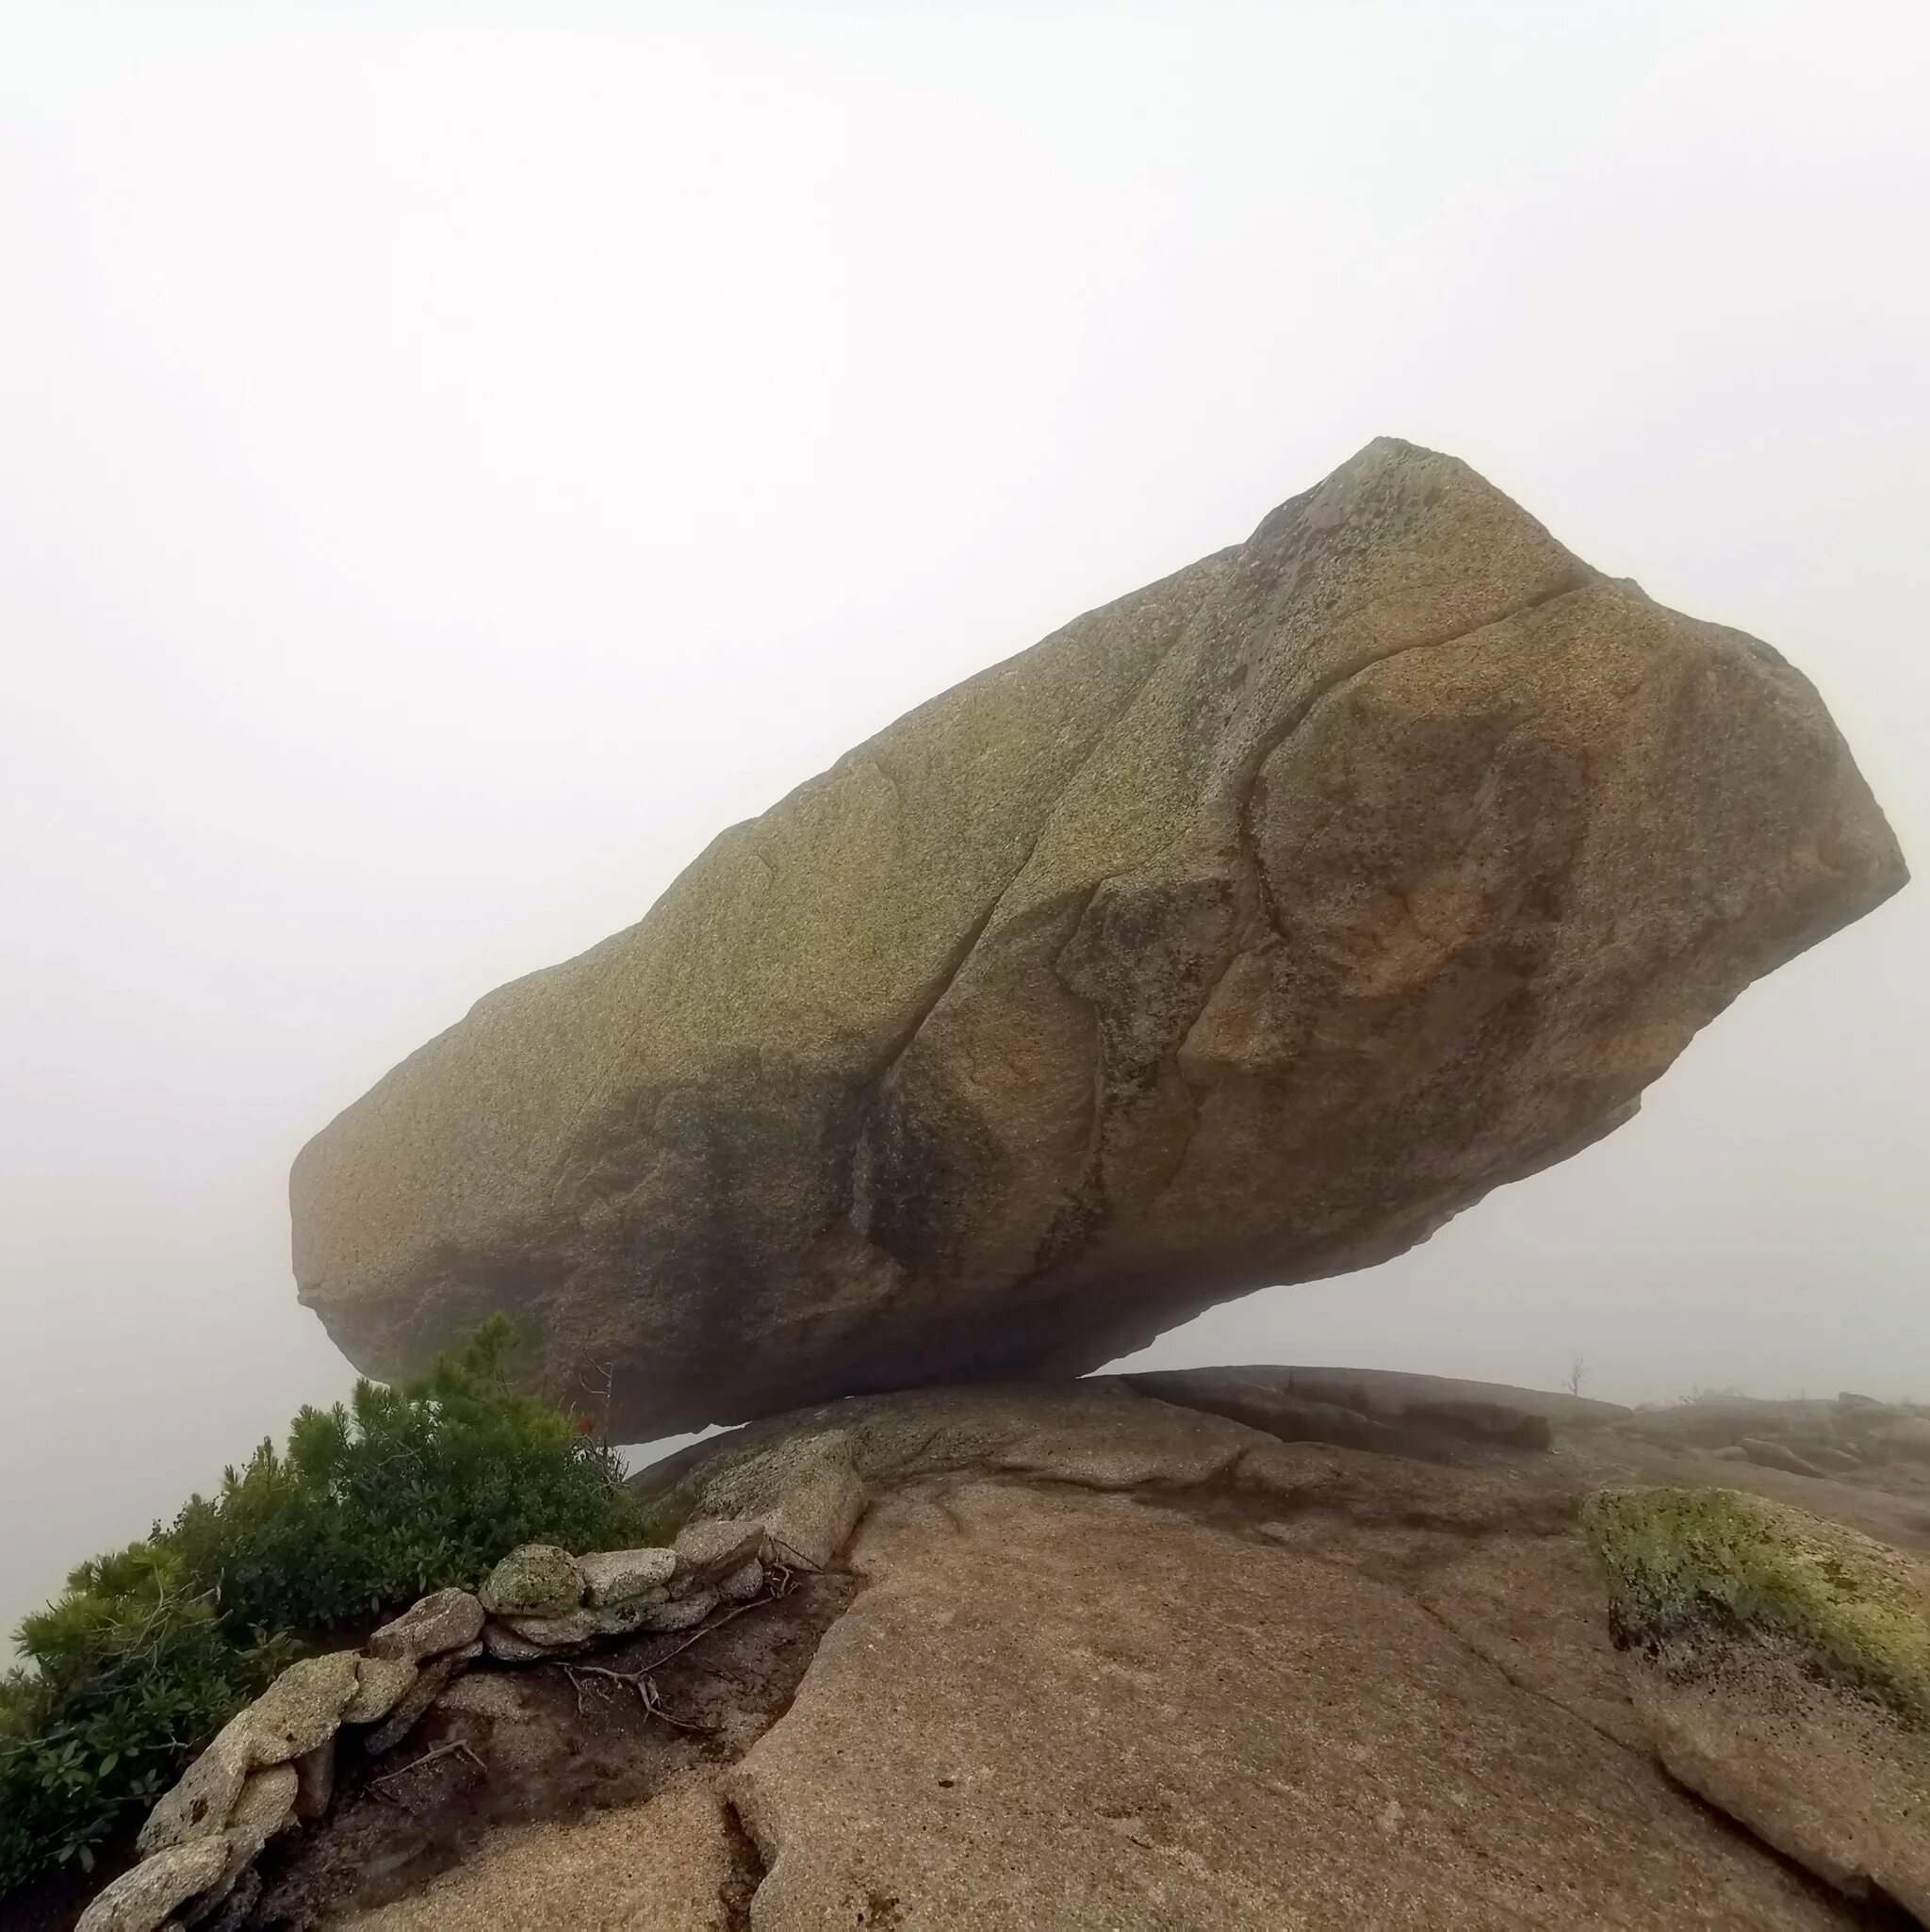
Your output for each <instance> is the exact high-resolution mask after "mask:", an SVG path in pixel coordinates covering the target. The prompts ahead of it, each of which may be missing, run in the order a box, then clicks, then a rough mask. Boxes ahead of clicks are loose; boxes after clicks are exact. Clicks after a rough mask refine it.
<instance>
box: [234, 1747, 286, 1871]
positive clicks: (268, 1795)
mask: <svg viewBox="0 0 1930 1932" xmlns="http://www.w3.org/2000/svg"><path fill="white" fill-rule="evenodd" d="M301 1789H302V1774H301V1773H300V1772H299V1771H297V1770H296V1768H295V1766H294V1765H293V1764H271V1765H270V1766H269V1767H268V1768H267V1769H266V1770H263V1771H251V1772H250V1773H249V1774H248V1782H247V1783H246V1784H244V1785H243V1786H242V1787H241V1795H240V1796H239V1797H238V1798H237V1799H236V1801H235V1809H233V1810H232V1811H231V1812H229V1814H228V1842H229V1844H230V1846H231V1848H232V1849H233V1850H235V1851H238V1850H240V1849H242V1848H243V1847H245V1846H249V1845H252V1846H253V1850H251V1851H249V1853H248V1856H247V1858H244V1859H242V1860H241V1862H242V1863H244V1864H246V1863H248V1862H250V1861H251V1860H252V1859H253V1858H254V1857H255V1856H256V1855H257V1854H258V1853H259V1852H260V1850H261V1848H262V1846H263V1845H265V1844H266V1843H267V1842H269V1840H270V1839H271V1838H274V1837H276V1836H277V1835H278V1834H280V1833H281V1832H284V1831H286V1830H287V1828H288V1826H291V1825H292V1824H294V1822H295V1800H296V1798H297V1796H298V1795H299V1794H300V1793H301Z"/></svg>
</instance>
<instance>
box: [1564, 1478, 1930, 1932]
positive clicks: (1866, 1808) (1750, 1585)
mask: <svg viewBox="0 0 1930 1932" xmlns="http://www.w3.org/2000/svg"><path fill="white" fill-rule="evenodd" d="M1582 1527H1583V1530H1584V1531H1585V1533H1586V1534H1587V1536H1588V1538H1589V1540H1590V1541H1591V1542H1592V1543H1593V1545H1594V1546H1595V1551H1596V1553H1597V1555H1598V1556H1599V1557H1600V1559H1601V1563H1602V1566H1603V1569H1604V1571H1605V1572H1606V1575H1607V1580H1608V1585H1609V1605H1610V1622H1611V1632H1612V1634H1613V1637H1614V1639H1615V1642H1616V1644H1617V1645H1618V1646H1619V1647H1621V1648H1622V1650H1623V1651H1624V1652H1625V1654H1626V1655H1627V1658H1628V1659H1629V1662H1630V1665H1631V1668H1632V1674H1633V1685H1632V1688H1633V1696H1634V1703H1635V1708H1636V1711H1637V1713H1638V1715H1639V1716H1640V1717H1641V1719H1642V1721H1643V1723H1644V1726H1645V1727H1646V1728H1647V1730H1648V1732H1649V1734H1650V1736H1651V1737H1652V1738H1653V1740H1654V1742H1655V1744H1656V1746H1657V1749H1658V1751H1659V1752H1660V1756H1661V1760H1662V1762H1663V1763H1664V1764H1665V1765H1666V1766H1667V1767H1668V1768H1669V1770H1670V1771H1671V1772H1673V1773H1674V1774H1675V1776H1676V1777H1678V1778H1679V1779H1681V1781H1682V1782H1683V1783H1684V1784H1686V1785H1688V1786H1689V1787H1690V1788H1691V1789H1692V1790H1693V1791H1695V1792H1698V1793H1701V1795H1702V1796H1703V1797H1705V1798H1707V1799H1708V1800H1709V1802H1710V1803H1711V1804H1714V1805H1717V1806H1719V1807H1721V1808H1722V1809H1724V1810H1726V1811H1727V1812H1728V1813H1729V1814H1730V1815H1731V1816H1732V1817H1734V1818H1736V1819H1738V1820H1739V1821H1740V1822H1742V1824H1743V1825H1746V1826H1748V1827H1749V1828H1750V1829H1751V1830H1752V1831H1754V1832H1755V1833H1756V1834H1757V1835H1758V1837H1760V1838H1762V1839H1763V1840H1765V1841H1766V1842H1769V1843H1770V1844H1773V1845H1775V1847H1776V1848H1777V1849H1778V1850H1780V1851H1782V1852H1784V1853H1786V1854H1787V1855H1788V1856H1789V1857H1791V1858H1795V1859H1797V1860H1798V1861H1799V1862H1801V1863H1803V1864H1805V1865H1807V1866H1808V1867H1809V1869H1810V1870H1811V1871H1813V1872H1815V1873H1816V1874H1817V1875H1819V1876H1821V1877H1823V1878H1824V1879H1826V1880H1828V1882H1829V1883H1830V1884H1832V1885H1834V1886H1835V1887H1837V1889H1838V1890H1839V1891H1843V1892H1846V1893H1848V1894H1849V1895H1850V1896H1852V1897H1860V1898H1877V1899H1881V1898H1888V1899H1890V1900H1894V1901H1896V1902H1897V1903H1899V1904H1901V1905H1903V1906H1904V1907H1905V1908H1907V1909H1908V1910H1910V1911H1911V1912H1914V1913H1915V1914H1916V1916H1917V1917H1918V1918H1919V1919H1920V1920H1923V1921H1925V1922H1926V1923H1930V1566H1926V1565H1924V1564H1922V1563H1921V1562H1919V1561H1917V1560H1915V1559H1912V1558H1911V1557H1908V1556H1906V1555H1905V1554H1904V1553H1903V1552H1902V1551H1901V1550H1897V1549H1892V1548H1890V1547H1888V1546H1886V1545H1884V1544H1880V1543H1876V1542H1873V1541H1872V1540H1871V1539H1870V1538H1869V1537H1867V1536H1863V1535H1860V1534H1858V1533H1857V1532H1856V1531H1853V1530H1848V1529H1845V1528H1843V1527H1842V1526H1841V1525H1840V1524H1836V1523H1830V1522H1826V1521H1824V1520H1823V1519H1822V1518H1820V1517H1816V1516H1812V1515H1809V1514H1807V1512H1804V1511H1800V1510H1795V1509H1791V1508H1789V1507H1787V1506H1786V1505H1782V1504H1777V1503H1773V1502H1769V1501H1767V1500H1765V1499H1764V1498H1759V1497H1754V1496H1745V1495H1742V1494H1739V1493H1738V1492H1736V1491H1733V1490H1726V1489H1714V1490H1700V1491H1690V1490H1679V1489H1648V1490H1619V1491H1611V1492H1608V1493H1605V1494H1603V1495H1600V1496H1597V1497H1595V1498H1592V1499H1591V1500H1590V1502H1589V1503H1588V1504H1587V1506H1586V1507H1585V1509H1584V1511H1583V1514H1582Z"/></svg>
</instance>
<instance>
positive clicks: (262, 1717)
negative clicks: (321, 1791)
mask: <svg viewBox="0 0 1930 1932" xmlns="http://www.w3.org/2000/svg"><path fill="white" fill-rule="evenodd" d="M356 1661H357V1660H356V1656H355V1653H354V1651H352V1650H335V1651H332V1652H331V1653H330V1654H329V1655H328V1656H326V1657H310V1658H306V1659H304V1660H303V1662H300V1663H291V1664H290V1665H289V1666H288V1667H287V1669H286V1670H285V1671H284V1672H283V1673H282V1674H281V1676H280V1677H278V1678H276V1679H275V1680H274V1682H273V1683H271V1684H270V1686H269V1687H268V1689H267V1690H266V1691H264V1692H263V1693H262V1694H261V1695H260V1696H259V1697H257V1698H256V1699H255V1700H254V1703H253V1704H251V1705H250V1706H249V1707H248V1709H247V1710H246V1711H242V1713H241V1714H240V1716H238V1717H237V1718H236V1719H235V1720H234V1722H235V1723H236V1724H237V1725H238V1726H240V1727H241V1729H242V1735H243V1736H244V1738H245V1739H246V1741H247V1745H248V1761H249V1766H250V1768H251V1769H255V1768H259V1767H261V1766H265V1765H270V1764H286V1763H287V1762H288V1761H289V1760H291V1759H295V1758H300V1757H303V1756H305V1755H306V1754H307V1753H308V1752H310V1751H312V1750H314V1749H315V1747H316V1746H317V1745H318V1744H326V1743H327V1742H328V1740H329V1739H330V1738H332V1737H334V1736H335V1727H336V1726H337V1725H338V1724H340V1722H341V1721H342V1712H343V1711H344V1710H345V1709H346V1708H347V1706H348V1703H349V1699H350V1698H351V1697H352V1696H353V1695H355V1690H356V1676H355V1665H356Z"/></svg>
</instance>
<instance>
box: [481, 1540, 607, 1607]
mask: <svg viewBox="0 0 1930 1932" xmlns="http://www.w3.org/2000/svg"><path fill="white" fill-rule="evenodd" d="M587 1587H588V1586H587V1585H586V1583H585V1581H584V1579H583V1573H582V1571H581V1569H580V1568H579V1567H578V1566H577V1560H576V1558H575V1557H573V1556H571V1555H570V1553H569V1551H568V1550H566V1549H559V1548H557V1547H556V1546H555V1545H554V1544H553V1543H526V1544H524V1545H523V1546H522V1547H520V1548H518V1549H513V1550H511V1551H510V1553H509V1554H508V1555H507V1556H506V1557H504V1558H503V1560H502V1561H501V1562H500V1563H499V1564H497V1566H496V1567H495V1568H494V1569H493V1570H491V1571H490V1573H489V1580H488V1581H487V1582H486V1583H484V1584H483V1592H482V1595H483V1609H484V1610H486V1611H488V1612H490V1613H491V1614H492V1615H496V1616H512V1615H515V1616H560V1615H562V1614H564V1613H565V1612H568V1611H572V1610H575V1609H576V1608H577V1606H578V1605H579V1604H581V1602H582V1600H583V1592H584V1590H585V1589H586V1588H587Z"/></svg>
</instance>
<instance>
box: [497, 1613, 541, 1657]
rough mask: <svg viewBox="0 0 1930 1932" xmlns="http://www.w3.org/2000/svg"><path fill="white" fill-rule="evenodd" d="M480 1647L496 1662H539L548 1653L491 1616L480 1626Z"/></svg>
mask: <svg viewBox="0 0 1930 1932" xmlns="http://www.w3.org/2000/svg"><path fill="white" fill-rule="evenodd" d="M483 1651H484V1653H485V1654H486V1655H487V1656H490V1657H493V1658H494V1659H495V1660H496V1662H498V1663H541V1662H543V1660H544V1659H545V1658H547V1657H548V1655H549V1652H548V1650H546V1649H545V1648H544V1647H543V1645H540V1644H532V1643H531V1642H530V1640H529V1639H528V1638H527V1637H519V1636H517V1635H516V1633H515V1631H514V1630H513V1629H510V1627H509V1626H508V1625H507V1624H499V1623H498V1622H497V1621H496V1619H495V1618H494V1617H492V1618H491V1619H490V1620H489V1621H488V1622H487V1623H486V1624H484V1625H483Z"/></svg>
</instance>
